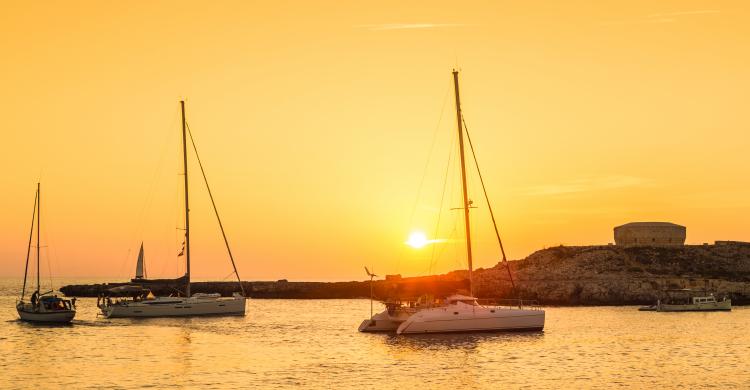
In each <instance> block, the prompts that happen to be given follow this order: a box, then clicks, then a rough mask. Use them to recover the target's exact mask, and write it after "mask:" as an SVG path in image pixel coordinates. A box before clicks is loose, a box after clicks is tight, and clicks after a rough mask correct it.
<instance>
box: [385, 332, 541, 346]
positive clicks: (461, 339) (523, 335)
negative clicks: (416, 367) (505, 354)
mask: <svg viewBox="0 0 750 390" xmlns="http://www.w3.org/2000/svg"><path fill="white" fill-rule="evenodd" d="M381 336H382V337H383V343H384V344H385V345H388V346H391V347H397V348H410V349H457V348H458V349H474V348H477V347H478V346H479V345H481V344H485V343H493V344H509V343H512V344H518V343H527V342H538V341H541V339H542V338H543V337H544V332H487V333H446V334H413V335H396V334H382V335H381Z"/></svg>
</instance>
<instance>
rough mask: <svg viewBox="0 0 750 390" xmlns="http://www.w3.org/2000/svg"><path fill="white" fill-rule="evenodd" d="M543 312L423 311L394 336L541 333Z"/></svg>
mask: <svg viewBox="0 0 750 390" xmlns="http://www.w3.org/2000/svg"><path fill="white" fill-rule="evenodd" d="M544 314H545V313H544V310H529V309H508V308H501V307H494V306H471V305H464V304H458V305H451V306H447V307H438V308H432V309H425V310H422V311H420V312H418V313H416V314H414V315H413V316H411V317H409V319H407V320H406V321H404V322H403V323H402V324H401V325H399V327H398V330H396V333H397V334H418V333H457V332H510V331H541V330H543V329H544Z"/></svg>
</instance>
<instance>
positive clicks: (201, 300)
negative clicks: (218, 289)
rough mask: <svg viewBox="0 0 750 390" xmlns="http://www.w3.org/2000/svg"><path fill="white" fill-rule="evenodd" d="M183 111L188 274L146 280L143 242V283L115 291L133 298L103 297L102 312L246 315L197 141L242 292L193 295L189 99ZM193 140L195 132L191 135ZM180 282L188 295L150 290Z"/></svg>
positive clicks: (137, 278)
mask: <svg viewBox="0 0 750 390" xmlns="http://www.w3.org/2000/svg"><path fill="white" fill-rule="evenodd" d="M180 108H181V114H182V157H183V161H182V162H183V168H184V171H183V179H184V196H185V242H184V246H183V250H182V251H181V252H180V254H179V255H178V256H182V255H183V254H184V255H185V263H186V270H185V275H184V276H182V277H180V278H177V279H145V266H144V255H143V244H141V250H140V252H139V254H138V263H137V264H136V275H135V278H134V279H132V282H134V283H138V284H139V286H118V287H115V288H113V289H112V290H111V291H112V292H115V293H132V294H133V295H134V298H133V299H132V300H120V301H117V302H112V301H111V300H110V299H105V300H102V301H101V302H100V303H99V308H100V309H101V312H102V314H103V315H104V316H105V317H107V318H116V317H174V316H198V315H243V316H244V315H245V301H246V298H245V291H244V289H243V287H242V282H241V280H240V276H239V273H238V272H237V267H236V265H235V263H234V257H233V256H232V251H231V249H230V248H229V241H228V240H227V237H226V234H225V233H224V227H223V225H222V223H221V219H220V218H219V212H218V211H217V210H216V204H215V203H214V200H213V195H212V194H211V189H210V188H209V187H208V181H207V180H206V175H205V172H203V166H202V165H201V163H200V158H198V157H197V153H198V151H197V149H196V148H195V143H194V142H193V143H192V144H193V148H194V149H195V152H196V158H197V160H198V165H199V166H200V167H201V172H202V173H203V179H204V181H205V182H206V188H207V189H208V195H209V198H210V199H211V204H212V206H213V208H214V213H215V215H216V218H217V219H218V221H219V227H220V228H221V233H222V236H223V237H224V243H225V244H226V247H227V252H228V253H229V258H230V260H231V262H232V267H233V269H234V274H235V275H236V276H237V281H238V283H239V289H240V292H239V293H237V292H236V293H234V294H233V296H232V297H221V296H220V295H219V294H195V295H191V294H190V260H191V259H190V208H189V191H188V157H187V135H188V131H189V130H188V128H187V122H186V121H185V102H184V101H181V102H180ZM190 137H191V141H192V134H191V135H190ZM174 282H180V283H181V286H183V287H184V292H183V293H184V295H185V296H184V297H180V296H178V297H154V296H153V294H151V292H150V291H149V290H148V288H147V286H148V284H149V283H152V284H155V283H168V284H171V283H174Z"/></svg>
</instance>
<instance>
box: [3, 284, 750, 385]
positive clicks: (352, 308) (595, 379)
mask: <svg viewBox="0 0 750 390" xmlns="http://www.w3.org/2000/svg"><path fill="white" fill-rule="evenodd" d="M17 285H18V284H17V282H14V283H13V286H12V287H11V286H10V285H9V284H8V283H7V282H6V283H5V285H4V287H5V288H3V289H1V290H0V292H2V294H0V295H2V296H0V319H1V320H0V388H2V389H15V388H41V389H48V388H66V387H67V388H71V389H72V388H116V389H140V388H147V387H153V388H159V389H162V388H201V389H213V388H215V389H223V388H264V389H273V388H292V387H299V386H303V387H309V388H354V387H356V388H379V389H389V388H416V387H423V388H452V389H459V388H461V389H463V388H530V389H539V388H612V387H627V388H657V387H660V388H701V387H714V388H750V368H749V367H750V366H749V365H748V359H749V358H750V332H748V329H747V327H748V324H750V309H746V308H735V310H733V311H732V312H730V313H655V312H638V311H637V310H636V308H635V307H587V308H547V323H546V328H545V330H544V332H539V333H508V334H503V333H496V334H458V335H440V336H437V335H434V336H395V335H384V334H363V333H358V332H357V330H356V329H357V326H358V325H359V323H360V322H361V321H362V320H363V319H364V318H366V317H367V316H368V315H369V302H368V301H367V300H250V301H249V302H248V307H247V316H245V317H223V318H216V317H214V318H211V317H200V318H174V319H141V320H131V319H111V320H109V319H104V318H101V317H97V316H96V310H95V300H94V299H79V300H78V308H79V311H78V315H77V316H76V319H75V320H74V322H73V324H72V325H70V326H61V327H47V326H35V325H30V324H26V323H23V322H20V321H18V320H17V318H18V317H17V315H16V313H15V308H14V301H15V299H16V297H15V294H17V292H15V291H17V288H16V286H17ZM378 306H379V305H376V308H377V307H378Z"/></svg>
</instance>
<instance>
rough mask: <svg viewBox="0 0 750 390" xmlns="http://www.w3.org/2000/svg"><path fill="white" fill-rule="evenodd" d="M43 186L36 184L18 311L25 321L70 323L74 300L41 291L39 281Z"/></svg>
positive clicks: (73, 312)
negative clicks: (32, 274)
mask: <svg viewBox="0 0 750 390" xmlns="http://www.w3.org/2000/svg"><path fill="white" fill-rule="evenodd" d="M41 211H42V208H41V186H40V184H39V183H37V184H36V196H35V197H34V213H33V215H32V217H31V231H30V232H29V245H28V248H27V249H26V269H25V270H24V273H23V288H22V290H21V298H20V299H19V300H18V302H16V311H18V316H19V317H21V320H23V321H29V322H42V323H68V322H70V321H72V320H73V318H74V317H75V316H76V309H75V306H74V302H73V301H71V300H70V299H66V298H58V297H57V295H53V294H52V293H53V292H52V291H47V292H44V293H42V292H40V282H39V257H40V256H39V248H41V246H40V245H39V241H40V240H39V231H40V227H39V225H40V223H41ZM35 219H36V291H34V292H33V293H32V294H31V297H30V299H29V300H30V301H29V302H26V301H25V300H24V297H25V295H26V279H27V276H28V273H29V255H30V254H31V240H32V236H33V234H34V220H35Z"/></svg>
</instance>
